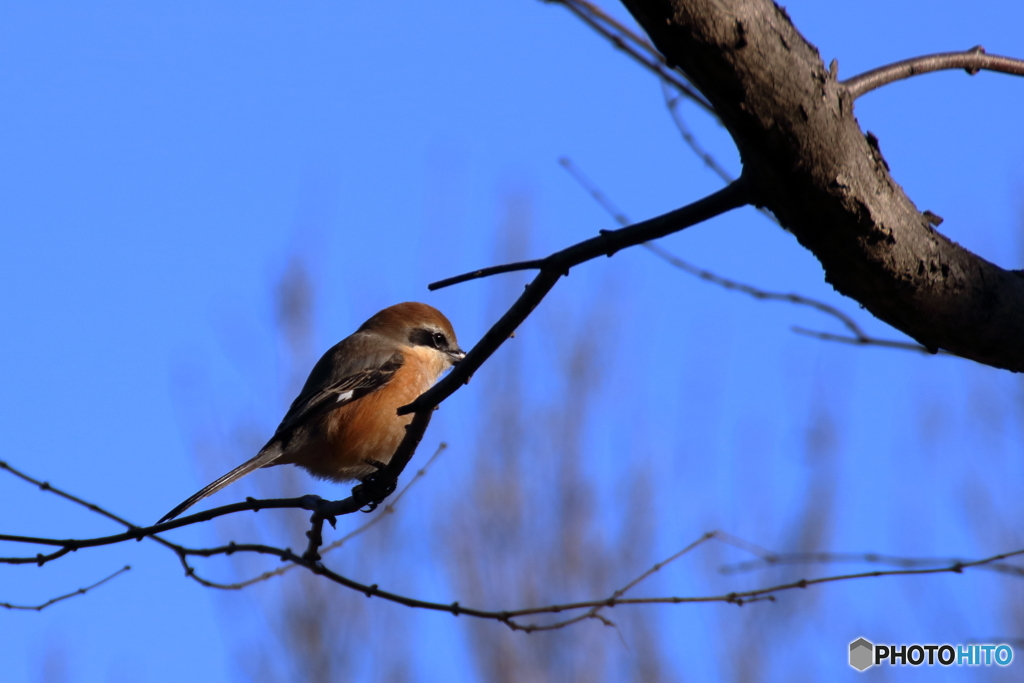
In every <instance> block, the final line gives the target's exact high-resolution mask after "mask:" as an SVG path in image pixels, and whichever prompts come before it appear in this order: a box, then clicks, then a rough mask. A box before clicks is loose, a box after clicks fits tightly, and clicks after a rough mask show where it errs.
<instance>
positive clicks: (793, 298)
mask: <svg viewBox="0 0 1024 683" xmlns="http://www.w3.org/2000/svg"><path fill="white" fill-rule="evenodd" d="M558 163H559V164H561V166H562V168H564V169H565V170H566V171H567V172H568V173H569V175H571V176H572V178H573V179H574V180H575V181H576V182H577V183H578V184H579V185H580V187H582V188H583V189H584V190H585V191H586V192H587V193H588V194H589V195H590V196H591V197H592V198H593V199H594V201H596V202H597V203H598V204H599V205H601V207H602V208H603V209H604V210H605V211H607V212H608V214H609V215H611V217H612V218H614V219H615V221H616V222H617V223H619V224H620V225H628V224H629V218H628V217H627V216H626V214H624V213H623V212H622V211H621V210H619V208H618V207H616V206H615V204H614V203H612V201H611V200H610V199H609V198H608V197H607V195H605V193H604V192H602V191H601V189H600V188H599V187H598V186H597V185H596V184H595V183H594V182H593V181H591V180H590V178H588V177H587V176H586V175H585V174H584V173H583V171H581V170H580V169H579V167H578V166H576V164H574V163H573V162H572V160H570V159H568V158H566V157H562V158H560V159H559V160H558ZM640 246H642V247H643V248H644V249H647V250H648V251H649V252H651V253H652V254H654V255H655V256H657V257H658V258H660V259H662V260H663V261H665V262H666V263H668V264H669V265H671V266H673V267H675V268H678V269H679V270H682V271H683V272H686V273H689V274H690V275H693V276H695V277H699V278H700V279H702V280H704V281H705V282H710V283H712V284H715V285H718V286H719V287H722V288H723V289H728V290H731V291H735V292H741V293H743V294H746V295H748V296H751V297H754V298H755V299H759V300H762V301H784V302H787V303H791V304H796V305H798V306H807V307H809V308H813V309H815V310H816V311H820V312H822V313H825V314H827V315H830V316H832V317H833V318H835V319H836V320H838V321H839V322H841V323H842V324H843V325H844V326H845V327H846V329H848V330H850V332H851V333H852V334H853V335H854V337H852V338H851V337H843V336H841V335H830V334H827V333H824V332H810V331H808V330H805V329H803V328H801V327H794V328H792V329H793V331H794V332H797V333H798V334H804V335H809V336H814V337H817V338H819V339H823V340H826V341H839V342H844V343H851V344H857V345H860V346H883V347H887V348H895V349H906V350H909V351H917V352H920V353H925V354H928V355H933V354H932V352H931V351H929V350H928V349H926V348H925V347H923V346H921V345H919V344H913V343H910V342H901V341H894V340H889V339H876V338H874V337H871V336H868V334H867V333H865V332H864V330H863V329H861V327H860V325H858V324H857V323H856V322H855V321H854V320H853V318H851V317H850V316H848V315H846V314H845V313H843V312H842V311H841V310H839V309H838V308H836V307H835V306H832V305H830V304H827V303H825V302H823V301H818V300H817V299H812V298H810V297H806V296H803V295H802V294H792V293H790V294H784V293H781V292H769V291H767V290H763V289H760V288H758V287H753V286H751V285H748V284H744V283H742V282H737V281H736V280H730V279H728V278H724V277H722V276H721V275H717V274H715V273H712V272H711V271H710V270H705V269H703V268H700V267H698V266H695V265H693V264H691V263H688V262H686V261H684V260H683V259H681V258H679V257H678V256H676V255H675V254H673V253H671V252H670V251H668V250H667V249H665V248H663V247H661V246H659V245H657V244H654V243H653V242H647V243H644V244H642V245H640ZM939 353H945V352H943V351H940V352H939Z"/></svg>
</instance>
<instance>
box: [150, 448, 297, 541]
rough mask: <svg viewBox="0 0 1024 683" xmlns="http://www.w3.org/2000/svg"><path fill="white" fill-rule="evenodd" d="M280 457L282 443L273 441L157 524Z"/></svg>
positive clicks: (192, 496)
mask: <svg viewBox="0 0 1024 683" xmlns="http://www.w3.org/2000/svg"><path fill="white" fill-rule="evenodd" d="M280 456H281V443H280V442H279V441H277V440H274V441H271V442H270V443H268V444H267V445H266V446H264V447H263V450H261V451H260V452H259V453H257V454H256V455H255V456H254V457H253V458H251V459H249V460H246V461H245V462H243V463H242V464H241V465H239V466H238V467H236V468H235V469H233V470H231V471H230V472H228V473H227V474H225V475H224V476H223V477H221V478H220V479H218V480H216V481H214V482H212V483H210V484H207V485H206V486H204V487H203V488H202V489H201V490H199V491H197V492H196V493H194V494H192V495H191V496H190V497H189V498H188V499H187V500H185V501H184V502H183V503H181V504H180V505H178V507H176V508H174V509H173V510H171V511H170V512H168V513H167V514H166V515H164V516H163V517H161V518H160V521H159V522H157V524H163V523H164V522H167V521H169V520H172V519H174V518H175V517H177V516H178V515H180V514H181V513H182V512H184V511H185V510H187V509H189V508H190V507H192V506H193V505H195V504H196V503H198V502H199V501H201V500H202V499H203V498H206V497H207V496H212V495H213V494H215V493H217V491H220V490H221V489H222V488H224V487H225V486H227V485H228V484H231V483H233V482H236V481H238V480H239V479H241V478H242V477H244V476H245V475H247V474H249V473H250V472H252V471H253V470H258V469H259V468H261V467H266V466H267V465H270V464H271V463H273V462H274V461H275V460H277V459H278V458H279V457H280Z"/></svg>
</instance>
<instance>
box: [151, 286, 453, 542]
mask: <svg viewBox="0 0 1024 683" xmlns="http://www.w3.org/2000/svg"><path fill="white" fill-rule="evenodd" d="M465 355H466V354H465V352H464V351H462V349H460V348H459V342H458V340H457V339H456V338H455V330H453V329H452V324H451V323H450V322H448V318H446V317H444V315H443V314H442V313H441V311H439V310H437V309H436V308H434V307H432V306H428V305H426V304H421V303H415V302H407V303H403V304H396V305H394V306H390V307H388V308H385V309H384V310H383V311H381V312H379V313H377V314H376V315H375V316H373V317H372V318H370V319H369V320H367V321H366V322H365V323H363V325H362V327H360V328H359V329H358V330H356V331H355V333H354V334H352V335H351V336H349V337H346V338H345V339H342V340H341V341H340V342H338V343H337V344H335V345H334V346H333V347H332V348H331V349H330V350H329V351H328V352H327V353H325V354H324V355H323V357H322V358H321V359H320V360H319V361H317V364H316V365H315V366H314V367H313V371H312V372H310V373H309V379H307V380H306V384H305V386H303V387H302V392H301V393H300V394H299V396H298V398H296V399H295V401H294V402H293V403H292V407H291V408H289V409H288V413H287V414H286V415H285V416H284V419H283V420H281V424H280V426H278V428H277V431H276V432H274V436H273V437H272V438H271V439H270V441H268V442H267V445H266V446H264V447H263V448H262V449H260V452H259V453H257V454H256V456H255V457H253V458H252V459H251V460H248V461H247V462H245V463H243V464H241V465H239V466H238V467H236V468H235V469H233V470H231V471H230V472H228V473H227V474H225V475H224V476H223V477H221V478H220V479H218V480H216V481H214V482H213V483H211V484H209V485H207V486H206V487H205V488H203V489H202V490H201V491H199V492H198V493H196V494H195V495H193V496H192V497H190V498H189V499H188V500H186V501H185V502H183V503H182V504H181V505H179V506H178V507H176V508H174V509H173V510H171V511H170V512H168V513H167V514H166V515H164V516H163V518H161V520H160V521H159V522H157V524H160V523H162V522H166V521H167V520H170V519H174V518H175V517H177V516H178V515H180V514H181V513H182V512H184V511H185V510H187V509H188V508H190V507H192V506H193V505H195V504H196V503H198V502H199V501H200V500H202V499H203V498H206V497H207V496H209V495H212V494H214V493H216V492H217V491H220V490H221V489H222V488H224V487H225V486H227V485H228V484H230V483H232V482H234V481H237V480H238V479H241V478H242V477H244V476H245V475H247V474H249V473H250V472H252V471H253V470H255V469H257V468H260V467H271V466H273V465H287V464H292V465H298V466H299V467H302V468H303V469H305V470H306V471H307V472H309V473H310V474H312V475H313V476H314V477H317V478H319V479H330V480H331V481H337V482H342V481H349V480H352V479H360V478H362V477H365V476H366V475H368V474H370V473H372V472H374V471H376V470H377V469H378V468H379V467H380V466H381V465H382V464H386V463H387V462H388V461H389V460H390V459H391V456H392V455H393V454H394V452H395V449H397V448H398V444H399V443H401V442H402V439H403V438H404V436H405V427H406V425H408V424H409V422H411V421H412V415H403V416H399V415H398V413H397V411H398V408H400V407H401V406H404V405H408V404H409V403H412V402H413V401H414V400H416V398H417V397H418V396H419V395H420V394H422V393H423V392H424V391H426V390H427V389H429V388H430V387H431V386H432V385H433V384H434V382H436V381H437V380H438V378H439V377H441V375H442V374H444V372H445V371H446V370H448V368H450V367H451V366H452V365H454V364H455V363H457V362H459V361H460V360H462V358H463V357H464V356H465Z"/></svg>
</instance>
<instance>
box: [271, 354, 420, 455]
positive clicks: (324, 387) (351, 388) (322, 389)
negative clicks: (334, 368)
mask: <svg viewBox="0 0 1024 683" xmlns="http://www.w3.org/2000/svg"><path fill="white" fill-rule="evenodd" d="M325 357H326V356H325ZM403 360H404V359H403V357H402V354H401V353H398V352H395V353H392V354H391V355H390V356H389V357H388V358H387V359H386V360H385V361H384V362H383V363H380V364H379V365H374V366H372V367H367V368H362V369H360V370H356V371H354V372H351V373H350V374H344V375H342V376H340V377H337V375H338V374H340V373H333V374H335V376H336V377H335V378H332V380H333V381H331V380H329V381H328V382H326V383H320V382H315V381H314V376H315V375H316V374H317V368H313V372H312V373H311V374H310V376H309V380H307V381H306V386H305V388H303V390H302V393H301V394H299V396H298V397H297V398H296V399H295V401H294V402H292V407H291V408H289V409H288V412H287V413H286V414H285V416H284V419H283V420H281V424H280V425H279V426H278V428H277V431H276V432H275V433H274V438H275V439H276V438H278V437H281V436H284V435H286V434H287V433H288V432H290V431H291V430H293V429H295V428H296V427H298V426H299V425H303V424H308V423H309V422H311V421H312V420H315V419H317V418H319V417H321V416H323V415H326V414H327V413H329V412H331V411H332V410H334V409H336V408H340V407H342V406H344V405H348V404H349V403H352V402H353V401H357V400H359V399H360V398H362V397H363V396H366V395H367V394H371V393H373V392H375V391H377V390H378V389H380V388H381V387H383V386H384V385H385V384H387V383H388V382H389V381H390V380H391V378H392V377H394V375H395V373H396V372H397V371H398V369H399V368H400V367H402V362H403ZM321 362H322V360H321ZM317 365H318V366H319V365H320V364H319V363H317Z"/></svg>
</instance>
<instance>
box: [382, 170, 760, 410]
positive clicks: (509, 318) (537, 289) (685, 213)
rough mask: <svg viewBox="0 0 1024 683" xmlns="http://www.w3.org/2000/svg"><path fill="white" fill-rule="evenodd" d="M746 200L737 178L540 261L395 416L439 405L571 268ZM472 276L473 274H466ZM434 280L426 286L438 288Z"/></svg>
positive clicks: (682, 227) (747, 196) (467, 378)
mask: <svg viewBox="0 0 1024 683" xmlns="http://www.w3.org/2000/svg"><path fill="white" fill-rule="evenodd" d="M747 203H749V194H748V189H747V184H746V182H745V181H744V180H743V178H742V177H741V178H740V179H738V180H736V181H734V182H732V183H730V184H729V185H727V186H725V187H724V188H722V189H721V190H719V191H718V192H715V193H713V194H710V195H708V196H707V197H704V198H703V199H700V200H698V201H696V202H693V203H692V204H688V205H686V206H684V207H682V208H681V209H676V210H675V211H670V212H669V213H666V214H663V215H661V216H657V217H655V218H651V219H649V220H646V221H643V222H640V223H637V224H635V225H630V226H629V227H625V228H621V229H619V230H602V231H601V234H600V235H599V236H598V237H593V238H591V239H589V240H584V241H582V242H579V243H577V244H574V245H572V246H571V247H568V248H566V249H563V250H562V251H559V252H555V253H554V254H551V255H550V256H548V257H547V258H545V259H543V261H542V264H543V265H541V267H540V273H538V274H537V276H536V277H535V278H534V279H533V282H531V283H530V284H528V285H527V286H526V291H525V292H523V294H522V295H520V297H519V298H518V299H517V300H516V302H515V303H514V304H512V307H511V308H509V309H508V311H506V312H505V315H503V316H502V317H501V318H500V319H499V320H498V322H496V323H494V325H493V326H491V329H490V330H488V331H487V333H486V334H485V335H484V336H483V338H481V339H480V341H479V342H477V344H476V346H474V347H473V348H472V349H471V350H470V351H469V353H468V354H466V357H465V358H463V359H462V360H461V361H459V364H458V365H456V366H455V368H454V369H453V370H452V371H451V372H450V373H449V374H448V376H447V377H445V378H444V379H442V380H441V381H440V382H438V383H437V384H435V385H434V386H433V388H431V389H429V390H427V392H426V393H424V394H423V395H422V396H420V397H419V398H417V399H416V400H415V401H413V402H412V403H411V404H409V405H407V406H403V407H401V408H399V409H398V413H399V414H400V415H403V414H407V413H410V412H414V411H419V410H427V409H431V408H433V407H434V406H436V405H438V404H439V403H441V401H443V400H445V399H446V398H448V397H449V396H451V395H452V394H453V393H455V391H456V390H457V389H458V388H459V387H460V386H461V385H462V384H464V383H465V382H467V381H469V378H470V377H471V376H472V375H473V373H474V372H476V370H477V369H478V368H479V367H480V366H481V365H483V363H484V362H485V361H486V360H487V359H488V358H490V356H491V354H493V353H494V352H495V351H496V350H497V349H498V347H500V346H501V345H502V344H503V343H505V340H507V339H508V338H509V337H510V336H511V335H512V333H514V332H515V331H516V328H518V327H519V325H520V324H521V323H522V322H523V321H524V320H526V318H527V316H529V315H530V313H531V312H533V309H535V308H536V307H537V306H538V305H539V304H540V302H541V301H542V300H543V299H544V297H545V296H547V294H548V292H550V291H551V289H552V288H553V287H554V286H555V284H557V283H558V280H559V279H560V278H562V277H563V276H565V275H568V274H569V271H570V270H571V269H572V268H573V267H574V266H577V265H579V264H581V263H584V262H586V261H590V260H593V259H595V258H598V257H599V256H613V255H614V254H615V253H616V252H618V251H620V250H622V249H626V248H628V247H633V246H636V245H638V244H643V243H644V242H648V241H650V240H653V239H658V238H659V237H664V236H665V235H671V234H672V233H675V232H679V231H680V230H683V229H685V228H688V227H690V226H693V225H697V224H698V223H703V222H704V221H706V220H709V219H711V218H714V217H715V216H719V215H721V214H723V213H726V212H728V211H731V210H733V209H736V208H739V207H741V206H745V205H746V204H747ZM467 279H473V278H467ZM438 288H439V283H434V284H432V285H430V289H432V290H433V289H438Z"/></svg>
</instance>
